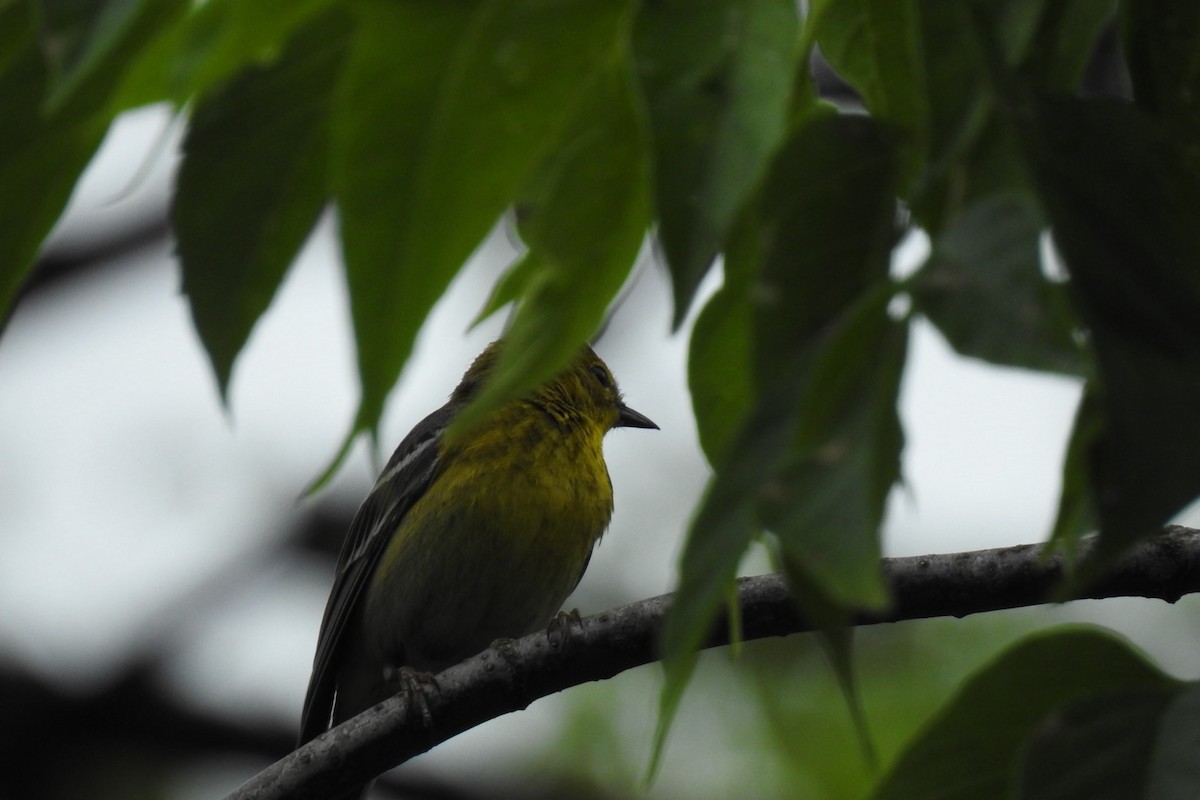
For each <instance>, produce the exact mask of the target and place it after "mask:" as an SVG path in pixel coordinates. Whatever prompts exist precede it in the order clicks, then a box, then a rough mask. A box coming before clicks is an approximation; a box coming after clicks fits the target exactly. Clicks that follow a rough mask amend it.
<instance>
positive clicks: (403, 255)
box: [333, 0, 626, 430]
mask: <svg viewBox="0 0 1200 800" xmlns="http://www.w3.org/2000/svg"><path fill="white" fill-rule="evenodd" d="M356 7H357V8H358V10H359V23H360V25H359V30H358V34H357V36H356V38H355V42H354V45H353V48H352V51H351V56H350V59H349V63H348V65H347V69H346V72H345V76H344V78H345V79H344V80H343V82H342V85H341V87H340V91H339V96H338V98H337V102H336V105H335V119H334V156H335V157H334V164H333V167H334V183H335V188H336V190H337V199H338V207H339V210H340V212H341V222H342V245H343V253H344V256H345V261H346V275H347V281H348V284H349V289H350V300H351V308H352V312H353V317H354V326H355V340H356V342H357V345H358V366H359V375H360V379H361V385H362V397H361V400H360V405H359V410H358V414H357V419H356V423H355V430H365V429H368V428H371V429H373V428H374V426H375V425H376V424H377V421H378V418H379V414H380V411H381V410H382V407H383V401H384V398H385V397H386V395H387V393H388V391H389V390H390V389H391V387H392V385H393V384H394V383H395V381H396V379H397V377H398V376H399V374H400V371H401V369H402V368H403V366H404V363H405V362H406V360H407V359H408V355H409V353H410V352H411V350H412V345H413V341H414V339H415V337H416V334H417V331H418V330H419V328H420V326H421V323H422V322H423V320H424V319H425V315H426V314H427V313H428V311H429V309H430V307H431V306H432V305H433V303H434V301H435V300H437V298H439V297H440V296H441V294H442V292H443V291H444V290H445V288H446V286H447V285H449V282H450V279H451V278H452V277H453V276H454V274H455V273H456V272H457V270H458V269H459V267H460V265H461V264H462V263H463V262H464V261H465V260H466V258H467V257H468V256H469V255H470V254H471V251H472V250H474V249H475V247H476V246H477V245H478V243H479V242H480V241H481V240H482V239H483V237H484V235H485V234H486V233H487V231H488V230H489V229H490V228H491V227H492V225H493V224H495V222H496V220H497V218H498V217H499V216H500V214H501V213H502V212H503V211H504V209H505V207H506V206H508V204H509V203H511V202H512V201H513V199H514V197H515V195H516V192H517V190H518V189H519V188H520V187H521V185H522V183H523V182H524V181H525V179H526V177H527V176H528V174H529V172H530V170H531V168H532V167H533V166H534V165H535V164H537V163H538V162H539V161H540V160H541V159H542V158H543V157H544V156H545V154H546V151H547V149H548V147H549V146H550V145H551V144H552V143H553V142H555V141H556V140H557V138H558V134H559V132H560V130H561V128H562V126H563V124H564V123H565V122H566V120H567V119H569V117H570V114H571V111H572V110H573V109H574V107H575V105H576V103H577V102H578V99H579V98H580V97H581V96H583V94H584V93H585V92H586V91H587V88H588V86H589V85H590V83H591V80H592V79H593V78H594V76H595V75H596V74H597V72H598V71H599V70H600V69H601V68H602V67H603V66H604V65H605V64H608V63H610V62H611V61H612V59H613V58H614V57H615V55H616V53H617V51H618V49H619V47H620V45H621V34H622V28H623V24H624V22H625V16H626V8H625V5H624V4H623V3H613V2H608V1H607V0H569V1H568V2H558V3H545V2H542V1H541V0H519V1H514V0H487V1H486V2H479V3H437V4H429V3H395V2H383V1H381V0H375V1H374V2H363V3H361V4H359V5H358V6H356Z"/></svg>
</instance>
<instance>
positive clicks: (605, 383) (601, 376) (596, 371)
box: [591, 364, 612, 389]
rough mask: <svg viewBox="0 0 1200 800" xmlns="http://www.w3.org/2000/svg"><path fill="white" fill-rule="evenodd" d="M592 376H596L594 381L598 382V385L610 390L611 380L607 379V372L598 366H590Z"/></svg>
mask: <svg viewBox="0 0 1200 800" xmlns="http://www.w3.org/2000/svg"><path fill="white" fill-rule="evenodd" d="M591 369H592V374H593V375H595V376H596V380H598V381H600V385H601V386H602V387H604V388H605V389H609V388H612V380H611V379H610V378H609V377H608V370H606V369H605V368H604V367H602V366H600V365H599V364H592V367H591Z"/></svg>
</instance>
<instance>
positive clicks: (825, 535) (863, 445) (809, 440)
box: [761, 284, 908, 608]
mask: <svg viewBox="0 0 1200 800" xmlns="http://www.w3.org/2000/svg"><path fill="white" fill-rule="evenodd" d="M889 289H890V287H888V286H886V284H885V285H884V287H883V289H882V291H879V292H877V293H876V295H875V296H868V297H867V298H865V299H864V301H863V302H862V303H861V304H860V306H859V307H858V308H855V309H853V310H852V311H850V312H848V313H847V315H846V318H845V320H844V321H843V322H842V323H841V324H839V325H838V326H837V328H836V329H834V330H832V331H830V332H829V333H828V334H827V335H826V337H825V338H826V339H827V341H826V342H825V343H824V345H823V347H822V349H821V352H820V353H819V354H818V356H817V358H816V360H815V363H814V365H813V368H812V370H811V372H810V375H809V378H808V381H807V385H806V386H805V389H804V395H803V397H802V398H801V404H800V419H799V426H798V430H797V432H796V437H795V441H794V443H793V445H792V451H791V453H789V455H788V456H787V458H786V459H785V461H784V463H783V464H782V466H781V468H780V469H779V470H778V472H777V473H776V475H775V476H774V477H773V479H772V480H771V481H770V482H769V483H768V484H767V485H766V486H764V487H763V491H762V499H761V503H762V514H763V518H764V521H765V525H766V527H767V528H768V529H770V530H771V531H772V532H773V533H775V534H776V535H777V536H778V537H779V539H780V542H781V543H782V545H783V550H784V553H785V554H786V555H787V557H788V563H789V564H792V565H795V566H796V567H798V568H799V571H800V572H802V574H803V576H804V578H805V579H807V580H811V581H812V582H813V583H814V584H815V588H816V590H817V591H819V592H820V593H821V594H822V595H825V596H827V597H828V598H830V600H831V601H832V602H833V603H834V604H835V605H837V606H841V607H843V608H856V607H874V608H880V607H882V606H884V605H886V603H887V600H888V597H887V591H886V589H885V588H884V585H883V576H882V572H881V570H880V566H879V558H880V555H881V553H880V545H879V525H880V523H881V522H882V520H883V510H884V504H885V502H886V500H887V496H888V493H889V492H890V490H891V488H892V485H893V484H895V483H896V482H897V481H899V480H900V452H901V450H902V449H903V444H904V434H903V431H902V430H901V427H900V419H899V417H898V416H897V413H896V402H897V398H898V395H899V391H900V376H901V374H902V372H903V368H904V360H905V355H906V352H907V343H908V326H907V324H906V323H896V322H892V321H891V320H890V319H889V318H888V315H887V308H886V302H887V300H888V299H889V298H890V296H891V293H890V291H889ZM795 571H797V570H795V569H793V572H795Z"/></svg>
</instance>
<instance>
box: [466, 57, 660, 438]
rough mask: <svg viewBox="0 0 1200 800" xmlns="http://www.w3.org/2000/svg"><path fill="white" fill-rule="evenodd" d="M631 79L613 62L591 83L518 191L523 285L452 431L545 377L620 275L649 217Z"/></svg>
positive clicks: (589, 327)
mask: <svg viewBox="0 0 1200 800" xmlns="http://www.w3.org/2000/svg"><path fill="white" fill-rule="evenodd" d="M631 85H632V81H631V76H630V75H629V74H627V68H626V67H625V66H624V65H620V64H618V65H615V68H613V69H610V70H608V72H606V73H605V74H603V75H601V76H600V77H599V79H598V80H596V81H594V82H593V84H592V85H591V87H590V88H589V89H588V91H587V96H586V97H585V98H584V99H583V100H582V101H581V103H580V105H579V107H578V109H577V112H576V115H575V118H574V119H573V120H572V121H571V123H570V124H568V125H567V127H566V129H565V130H564V132H563V135H562V139H561V142H560V143H559V146H558V147H556V148H555V149H554V151H553V155H552V156H551V158H550V159H549V160H548V161H547V162H546V163H545V164H543V165H542V166H541V167H540V168H539V169H538V170H537V173H536V175H535V176H534V179H533V181H532V184H531V185H530V186H529V187H528V188H527V189H526V190H525V191H523V192H522V194H521V199H520V202H519V204H518V206H519V208H520V209H521V221H520V224H519V229H520V232H521V237H522V238H523V239H524V240H525V243H526V244H527V245H528V246H529V255H528V256H526V258H525V260H524V261H523V262H522V264H521V265H519V268H520V269H521V270H523V271H524V274H523V277H522V281H523V283H524V291H523V293H522V297H521V299H520V302H519V304H518V305H517V310H516V316H515V318H514V319H513V322H512V325H511V326H510V327H509V329H508V331H507V332H506V333H505V340H506V346H505V347H504V349H503V350H502V351H501V352H500V358H499V361H498V362H497V364H496V369H495V372H494V373H493V375H492V377H491V378H490V379H489V380H488V382H487V384H486V385H485V386H484V388H483V390H482V391H481V392H480V393H479V397H478V398H476V400H475V401H474V402H472V404H471V405H470V406H469V407H468V408H466V409H464V410H463V411H461V412H459V416H458V417H457V418H456V419H455V422H454V428H455V429H456V430H462V429H463V428H465V427H467V426H469V425H471V424H472V423H473V422H474V421H477V420H479V419H480V417H481V416H482V415H483V414H486V413H487V412H488V411H490V410H492V409H495V408H497V407H498V406H500V405H501V404H503V403H504V402H506V401H508V400H511V399H513V398H516V397H519V396H521V395H523V394H525V393H526V392H527V391H528V390H530V389H532V388H533V387H535V386H537V385H538V384H540V383H542V382H543V381H545V380H546V379H548V378H550V377H552V376H553V375H554V374H555V373H556V372H557V371H558V370H559V369H561V368H562V366H563V365H564V364H566V362H567V361H568V360H570V359H571V358H572V357H573V356H574V355H576V354H577V353H578V352H579V348H580V347H581V346H582V345H583V344H584V342H586V341H588V339H590V338H591V336H592V335H593V334H594V333H595V332H596V330H597V329H598V328H599V327H600V325H601V323H602V322H603V320H604V314H605V311H606V310H607V309H608V307H609V304H610V303H611V302H612V300H613V298H614V297H615V296H616V295H617V292H618V291H620V289H621V286H622V285H623V284H624V283H625V279H626V277H628V275H629V271H630V268H631V267H632V266H633V263H634V260H635V259H636V257H637V254H638V250H639V248H640V247H641V243H642V238H643V237H644V236H645V233H646V227H647V225H648V224H649V221H650V215H649V197H648V195H649V186H648V172H649V170H648V167H647V157H646V152H645V147H644V145H643V137H642V131H641V127H640V125H639V120H638V114H637V108H636V107H635V101H634V98H633V96H632V93H631V91H630V86H631Z"/></svg>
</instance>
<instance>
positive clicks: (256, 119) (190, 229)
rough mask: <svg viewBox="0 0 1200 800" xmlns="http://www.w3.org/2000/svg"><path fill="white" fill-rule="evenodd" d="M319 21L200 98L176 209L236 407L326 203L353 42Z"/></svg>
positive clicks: (207, 335)
mask: <svg viewBox="0 0 1200 800" xmlns="http://www.w3.org/2000/svg"><path fill="white" fill-rule="evenodd" d="M349 33H350V25H349V20H348V19H347V18H346V16H345V15H344V14H340V13H335V14H330V15H326V16H324V17H320V18H318V19H317V20H316V21H314V22H313V23H312V24H311V25H309V26H308V28H306V29H305V30H303V31H301V32H300V33H298V34H297V35H296V37H295V38H294V39H293V40H292V42H291V43H290V45H289V46H288V49H287V51H286V52H285V53H284V54H283V55H282V57H281V58H280V59H279V60H278V61H276V62H275V63H273V64H271V65H270V66H268V67H262V68H251V69H249V70H247V71H245V72H243V73H242V74H241V75H239V76H238V77H237V78H235V79H234V80H232V81H230V82H229V83H228V84H227V85H226V86H224V87H223V88H222V89H221V91H219V92H217V93H215V94H213V95H210V96H209V97H207V98H205V99H204V100H202V101H201V102H200V103H199V104H198V105H197V106H196V110H195V112H194V113H193V114H192V119H191V124H190V126H189V129H188V135H187V138H186V140H185V141H184V146H183V150H184V159H183V165H182V167H181V168H180V171H179V179H178V182H177V190H176V196H175V200H174V205H173V209H172V219H173V222H174V228H175V235H176V239H177V241H178V244H179V255H180V259H181V261H182V265H183V289H184V292H185V293H186V294H187V296H188V301H189V303H190V306H191V310H192V319H193V320H194V322H195V325H196V330H197V332H198V333H199V335H200V339H201V341H202V342H203V343H204V348H205V350H206V351H207V352H208V357H209V360H210V361H211V362H212V366H213V371H214V372H215V373H216V377H217V383H218V385H219V386H220V390H221V395H222V397H225V398H227V394H228V390H229V378H230V374H231V372H232V369H233V363H234V360H235V359H236V357H237V355H238V353H239V352H241V349H242V347H243V346H244V345H245V343H246V339H247V338H248V337H249V335H250V331H251V330H252V328H253V327H254V324H255V323H256V322H257V321H258V318H259V317H260V316H261V315H262V314H263V312H264V311H266V309H267V306H268V305H269V304H270V302H271V299H272V298H273V297H274V296H275V292H276V290H277V289H278V288H279V284H280V283H281V282H282V280H283V276H284V273H285V272H286V271H287V268H288V265H289V264H291V262H292V259H293V258H294V257H295V255H296V252H297V251H298V250H299V248H300V246H301V245H302V244H303V243H304V240H305V239H306V238H307V236H308V233H309V231H310V230H311V229H312V226H313V223H314V222H316V219H317V217H318V215H319V214H320V212H321V209H322V208H323V207H324V205H325V204H326V203H327V202H328V199H329V196H330V192H329V189H328V187H327V177H326V173H327V163H328V151H329V131H328V117H329V108H330V105H331V101H332V97H333V90H334V86H335V83H336V81H337V78H338V75H339V72H340V69H341V66H342V63H343V61H344V59H345V55H346V49H347V46H348V43H349Z"/></svg>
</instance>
